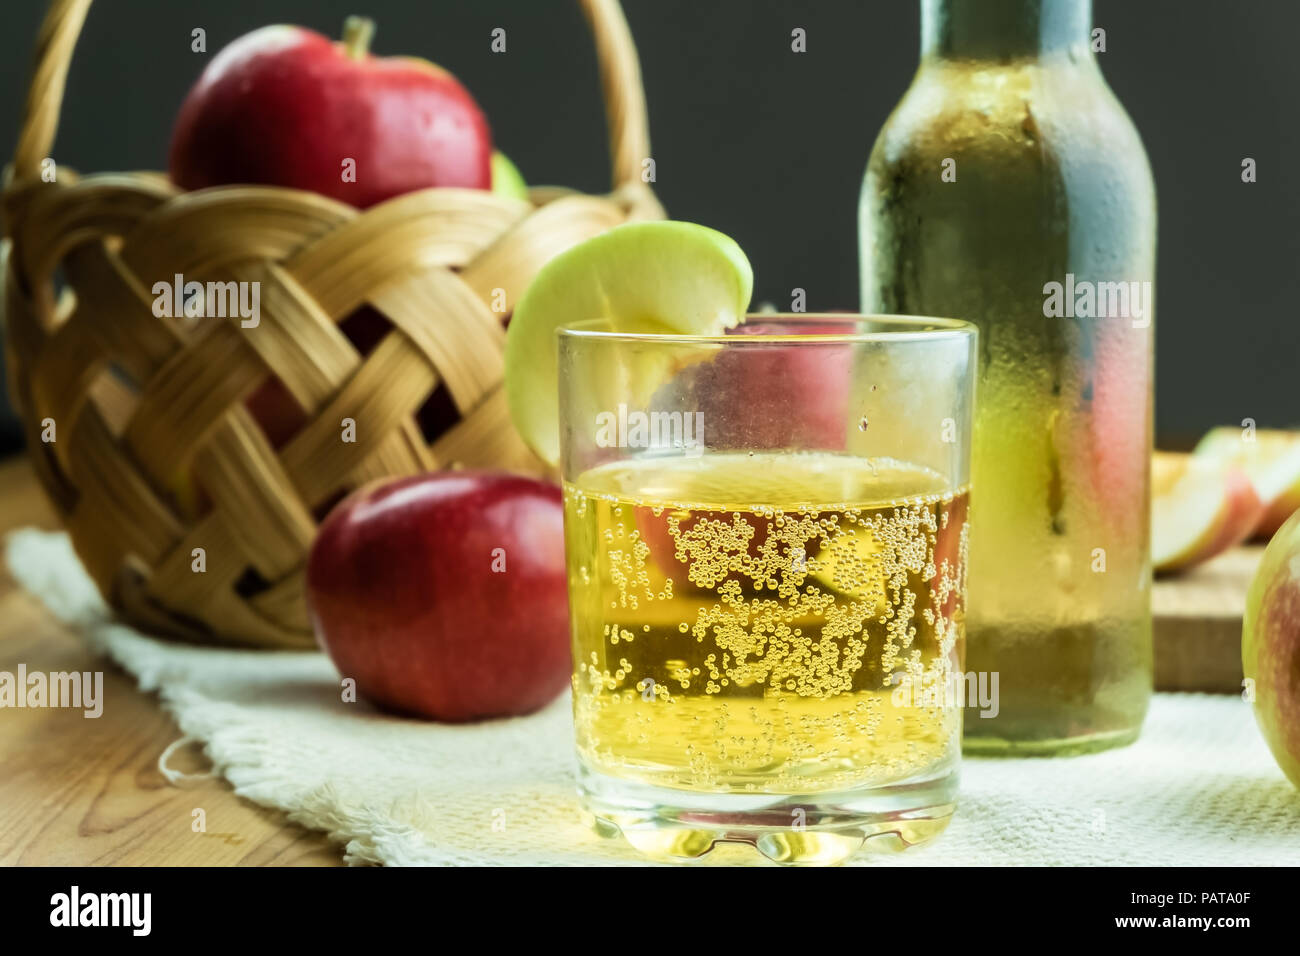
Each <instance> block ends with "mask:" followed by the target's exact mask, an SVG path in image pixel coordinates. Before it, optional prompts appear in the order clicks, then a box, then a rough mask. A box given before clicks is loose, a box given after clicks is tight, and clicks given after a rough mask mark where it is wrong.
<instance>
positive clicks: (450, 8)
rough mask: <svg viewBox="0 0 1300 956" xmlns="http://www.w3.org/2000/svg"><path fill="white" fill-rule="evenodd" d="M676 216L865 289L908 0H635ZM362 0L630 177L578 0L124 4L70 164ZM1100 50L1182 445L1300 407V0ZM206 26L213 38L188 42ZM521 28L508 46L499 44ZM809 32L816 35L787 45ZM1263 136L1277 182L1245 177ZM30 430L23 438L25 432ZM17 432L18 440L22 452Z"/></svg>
mask: <svg viewBox="0 0 1300 956" xmlns="http://www.w3.org/2000/svg"><path fill="white" fill-rule="evenodd" d="M5 6H6V10H5V13H6V22H5V30H4V32H3V35H2V36H0V89H2V90H3V91H4V93H3V97H0V130H2V131H3V138H2V139H0V144H2V145H3V149H4V150H5V155H6V156H8V155H11V154H12V147H13V142H14V139H15V137H16V133H17V125H18V120H19V116H20V110H21V99H22V95H23V91H24V90H25V88H26V82H27V72H28V69H29V65H30V62H31V50H32V45H33V39H34V37H35V34H36V30H37V25H38V23H39V18H40V16H41V13H42V11H43V9H44V4H43V3H41V2H39V0H10V2H6V4H5ZM624 6H625V9H626V11H627V15H628V19H629V21H630V23H631V25H632V31H633V34H634V36H635V38H636V41H637V44H638V46H639V48H640V51H641V60H642V65H643V69H644V73H645V82H646V91H647V95H648V97H649V102H650V117H651V136H652V139H653V143H654V150H653V153H654V157H655V161H656V165H657V174H658V182H657V188H658V192H659V195H660V197H661V198H662V199H663V201H664V204H665V205H666V206H667V208H668V210H669V213H670V214H671V215H672V216H673V217H674V218H679V219H691V220H695V221H698V222H702V223H705V224H708V225H710V226H713V227H715V228H717V229H721V230H723V231H724V232H727V233H729V234H731V235H732V236H734V237H735V238H736V239H737V240H738V241H739V242H740V244H741V246H742V247H743V248H744V249H745V251H746V252H747V253H748V254H749V256H750V259H751V260H752V261H753V263H754V267H755V301H756V302H759V301H763V300H770V301H773V302H776V303H779V304H782V305H783V306H787V307H788V305H789V295H790V289H791V288H793V287H795V286H799V287H802V288H804V289H806V290H807V293H808V308H809V309H810V310H815V309H830V308H849V309H852V308H856V307H857V304H858V278H857V272H858V268H857V239H856V220H857V200H858V189H859V186H860V184H861V179H862V172H863V168H864V165H865V163H866V159H867V155H868V153H869V152H870V149H871V145H872V142H873V141H874V139H875V136H876V132H877V131H878V130H879V128H880V126H881V124H882V123H883V121H884V120H885V117H886V116H887V115H888V113H889V111H890V109H891V108H892V107H893V105H894V104H895V102H896V101H897V100H898V98H899V96H900V95H901V93H902V92H903V90H904V89H905V87H906V86H907V84H908V82H909V80H910V78H911V75H912V73H913V71H914V69H915V67H916V60H917V47H918V32H919V30H918V27H919V13H918V8H917V4H916V3H915V2H911V0H874V2H872V0H811V2H803V3H796V2H780V0H625V2H624ZM358 12H363V13H367V14H369V15H371V16H373V17H374V18H375V19H376V20H377V21H378V24H379V30H378V34H377V35H376V38H375V43H374V50H375V52H377V53H379V54H396V53H405V54H412V55H419V56H424V57H427V58H429V59H432V60H434V61H436V62H438V63H441V64H442V65H443V66H445V67H447V68H448V69H450V70H451V71H452V72H453V73H455V74H456V75H457V76H458V77H460V79H461V80H462V81H463V82H464V83H465V84H466V86H467V87H468V88H469V89H470V90H471V92H473V93H474V95H475V96H476V97H477V99H478V100H479V102H480V103H481V104H482V106H483V108H484V109H485V111H486V112H487V114H488V117H489V119H490V121H491V123H492V127H493V132H494V134H495V138H496V141H497V145H498V146H499V147H500V148H501V149H503V150H504V151H505V152H506V153H508V154H509V155H510V156H511V157H513V158H514V160H515V161H516V162H517V163H518V165H519V166H520V168H521V169H522V170H523V172H524V175H525V176H526V177H527V178H528V180H529V181H530V182H531V183H563V184H565V185H569V186H574V187H577V188H580V189H583V190H587V191H601V190H603V189H605V188H607V187H608V176H609V172H608V160H607V156H606V147H605V139H604V137H605V132H604V125H603V121H602V115H601V105H600V100H599V97H598V83H597V78H596V66H595V60H594V57H593V53H592V45H591V40H590V37H589V36H588V34H587V31H586V28H585V26H584V25H583V23H582V20H581V19H580V16H579V13H578V9H577V4H576V3H575V2H570V0H473V2H470V0H418V2H417V0H405V2H402V0H189V2H181V0H114V2H109V0H101V2H99V3H97V4H96V5H95V6H94V7H93V8H92V9H91V12H90V16H89V18H88V20H87V24H86V30H85V33H84V34H83V36H82V40H81V44H80V46H79V48H78V50H77V56H76V59H75V62H74V65H73V68H72V72H71V76H70V78H69V83H68V95H67V101H66V103H65V105H64V110H63V121H62V127H61V134H60V136H59V139H58V142H57V144H56V147H55V150H54V156H55V158H56V159H57V160H58V161H59V162H60V163H63V164H68V165H71V166H73V167H75V168H78V169H81V170H86V171H107V170H117V169H161V168H163V167H164V166H165V163H166V148H167V141H168V134H169V130H170V126H171V119H172V116H173V114H174V112H175V110H176V108H177V106H178V105H179V104H180V101H181V99H182V97H183V96H184V94H185V92H186V90H187V89H188V87H189V85H190V84H191V83H192V82H193V80H194V78H195V77H196V76H197V75H198V73H199V71H200V70H201V69H202V67H203V65H204V64H205V63H206V62H207V61H208V59H209V58H210V56H211V55H212V54H213V53H214V52H215V51H217V50H218V49H220V48H221V47H222V46H223V45H224V44H226V43H227V42H229V41H230V40H232V39H234V38H235V37H236V36H239V35H240V34H242V33H245V32H247V31H248V30H251V29H253V28H255V27H257V26H260V25H262V24H265V23H267V22H277V21H278V22H290V23H300V24H303V25H305V26H309V27H313V28H315V29H318V30H320V31H322V32H326V33H329V34H332V35H336V34H337V32H338V30H339V28H340V26H341V24H342V22H343V19H344V17H345V16H346V15H347V14H349V13H358ZM1094 21H1095V23H1096V24H1097V25H1099V26H1102V27H1104V28H1105V29H1106V32H1107V47H1108V48H1107V51H1106V53H1104V54H1103V55H1102V56H1101V63H1102V68H1103V70H1104V71H1105V74H1106V77H1107V79H1108V80H1109V82H1110V84H1111V86H1112V87H1113V88H1114V90H1115V92H1116V93H1117V94H1118V96H1119V98H1120V99H1121V100H1122V101H1123V103H1124V104H1125V106H1126V107H1127V108H1128V110H1129V113H1130V114H1131V115H1132V117H1133V119H1134V121H1135V122H1136V124H1137V127H1138V129H1139V130H1140V131H1141V133H1142V137H1143V139H1144V141H1145V143H1146V146H1147V151H1148V153H1149V154H1150V157H1151V163H1152V166H1153V168H1154V170H1155V177H1156V185H1157V190H1158V194H1159V204H1160V246H1159V273H1158V280H1157V281H1158V300H1159V303H1158V318H1157V322H1158V328H1159V333H1158V337H1157V341H1158V352H1157V366H1158V374H1157V428H1158V434H1159V436H1160V437H1161V440H1162V441H1164V442H1165V443H1169V444H1179V443H1182V442H1185V441H1187V440H1189V439H1192V438H1194V437H1195V436H1196V435H1198V434H1199V433H1200V432H1201V431H1203V430H1204V429H1206V428H1208V427H1209V426H1211V425H1214V424H1221V423H1230V422H1239V421H1240V420H1241V419H1242V418H1244V417H1251V418H1254V419H1256V421H1257V422H1258V423H1259V424H1260V425H1261V426H1263V425H1270V424H1271V425H1294V424H1300V375H1298V374H1297V367H1298V365H1300V324H1297V308H1296V304H1297V301H1298V297H1297V293H1300V278H1298V275H1300V179H1298V178H1297V177H1298V174H1297V167H1296V164H1297V162H1300V135H1298V134H1297V112H1296V107H1295V103H1296V95H1297V92H1300V57H1298V56H1297V55H1296V53H1295V49H1294V38H1295V36H1296V35H1297V32H1298V31H1300V4H1297V3H1295V2H1294V0H1250V2H1246V0H1242V2H1237V0H1233V2H1229V0H1220V2H1215V0H1201V2H1193V0H1142V2H1133V0H1097V2H1096V4H1095V16H1094ZM196 26H201V27H203V28H204V29H206V30H207V36H208V54H207V55H200V54H195V53H192V52H190V31H191V30H192V29H193V28H194V27H196ZM498 26H500V27H504V28H505V29H506V30H507V36H508V50H507V53H505V54H504V55H502V54H493V53H491V52H490V49H489V40H490V33H491V30H492V29H493V28H494V27H498ZM795 26H800V27H803V28H804V29H805V30H806V31H807V35H808V52H807V53H806V54H802V55H798V54H794V53H792V52H791V51H790V31H791V29H792V28H793V27H795ZM1245 156H1250V157H1253V158H1255V159H1256V160H1257V162H1258V164H1259V181H1258V182H1257V183H1256V184H1254V185H1245V184H1243V183H1242V182H1241V178H1240V164H1241V160H1242V158H1243V157H1245ZM10 441H12V437H11V438H10ZM3 444H4V438H3V437H0V450H2V446H3Z"/></svg>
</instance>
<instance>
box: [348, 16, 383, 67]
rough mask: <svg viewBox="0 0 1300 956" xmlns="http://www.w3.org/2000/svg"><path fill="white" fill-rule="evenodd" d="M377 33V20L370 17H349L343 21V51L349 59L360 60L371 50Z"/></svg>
mask: <svg viewBox="0 0 1300 956" xmlns="http://www.w3.org/2000/svg"><path fill="white" fill-rule="evenodd" d="M374 35H375V21H374V20H371V19H370V18H369V17H348V18H347V19H346V20H344V21H343V52H344V53H346V54H347V55H348V58H349V59H352V60H360V59H361V58H362V57H364V56H365V55H366V54H367V53H368V52H369V51H370V41H371V39H372V38H373V37H374Z"/></svg>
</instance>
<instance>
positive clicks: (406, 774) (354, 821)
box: [6, 529, 1300, 866]
mask: <svg viewBox="0 0 1300 956" xmlns="http://www.w3.org/2000/svg"><path fill="white" fill-rule="evenodd" d="M6 551H7V557H8V562H9V567H10V570H11V572H12V573H13V575H14V577H15V578H16V579H17V580H18V581H19V582H20V583H21V584H22V585H23V586H24V587H25V588H26V589H27V590H28V591H30V592H31V593H32V594H34V595H36V596H37V597H38V598H39V599H40V600H41V601H42V602H43V603H44V604H45V605H46V606H47V607H48V608H49V609H50V611H52V612H53V613H54V614H55V615H56V616H57V617H58V618H60V619H61V620H63V621H64V622H66V623H67V624H69V625H71V626H73V627H75V628H76V629H77V630H78V631H79V632H80V633H82V634H83V635H84V636H85V638H86V640H88V641H89V642H90V643H91V644H92V645H93V646H94V647H95V648H97V649H99V650H100V651H102V652H103V653H104V654H105V655H107V656H108V657H110V658H111V659H112V660H113V661H115V662H116V663H117V664H118V665H119V666H121V667H122V668H123V669H125V670H126V671H127V672H129V673H130V674H132V675H133V676H134V677H135V679H136V680H137V682H138V683H139V686H140V688H141V689H142V690H144V691H153V692H156V693H157V694H158V697H159V700H160V701H161V703H162V706H163V707H165V708H166V709H167V710H168V711H169V712H170V713H171V714H172V715H173V716H174V718H175V719H176V722H177V724H178V725H179V726H180V729H181V732H182V733H183V734H185V735H188V736H190V737H193V738H195V739H196V740H198V741H200V742H202V744H203V748H204V751H205V753H206V754H207V756H208V758H209V759H210V760H211V761H212V764H213V766H214V768H215V770H216V771H217V772H218V773H220V774H221V775H222V776H224V777H225V778H226V779H228V780H229V781H230V783H231V784H232V786H233V787H234V789H235V792H236V793H238V794H239V795H240V796H243V797H245V798H247V799H248V800H251V801H253V802H254V803H257V804H261V805H262V806H266V807H272V808H275V809H278V810H282V811H284V812H285V813H286V814H287V815H288V817H289V819H291V820H293V821H294V822H296V823H299V824H301V825H303V826H305V827H310V828H312V829H316V830H321V831H324V832H325V833H327V834H329V836H330V837H331V838H332V839H333V840H335V841H337V842H338V843H339V845H340V847H341V850H342V853H343V856H344V859H345V860H346V861H347V862H348V863H355V864H363V863H379V864H389V865H420V864H550V865H582V864H617V863H626V864H639V863H642V862H643V860H642V858H641V857H639V856H638V855H637V853H636V852H635V851H633V850H632V849H631V848H630V847H628V846H626V845H624V844H623V843H622V842H621V841H612V840H606V839H602V838H601V837H598V836H596V835H595V834H594V833H593V832H591V831H590V830H589V829H588V828H587V827H586V825H585V824H584V823H583V821H582V819H581V814H580V811H579V808H578V803H577V799H576V796H575V793H574V784H573V760H574V758H573V746H572V721H571V718H570V715H569V702H568V698H567V695H566V696H564V697H562V698H561V699H559V700H557V701H556V702H555V703H554V704H552V705H551V706H549V707H547V708H546V709H544V710H543V711H541V712H540V713H538V714H535V715H532V716H529V717H522V718H516V719H511V720H498V721H489V722H485V723H480V724H476V725H468V726H465V725H459V726H451V725H439V724H434V723H426V722H421V721H416V720H407V719H402V718H397V717H390V716H387V715H384V714H381V713H379V712H377V711H375V710H374V709H372V708H370V707H369V706H368V705H366V704H365V703H344V702H343V701H342V695H341V692H340V685H339V677H338V674H337V672H336V671H335V670H334V668H333V666H332V665H331V664H330V662H329V660H328V659H327V658H326V657H325V656H324V655H322V654H317V653H308V652H292V653H290V652H265V651H237V650H214V649H210V648H200V647H189V646H184V645H178V644H175V643H168V642H164V641H159V640H156V639H153V638H150V637H147V636H145V635H143V634H141V633H139V632H138V631H135V630H133V629H132V628H130V627H127V626H125V625H123V624H121V623H118V622H116V621H115V620H114V619H113V618H112V616H111V615H110V613H109V612H108V610H107V609H106V608H105V606H104V604H103V602H102V600H101V599H100V597H99V595H98V593H97V592H96V590H95V587H94V585H93V584H92V583H91V581H90V579H89V578H88V577H87V576H86V573H85V571H84V570H83V569H82V567H81V565H80V563H79V562H78V560H77V558H76V555H75V554H74V553H73V550H72V547H71V545H70V543H69V541H68V538H67V536H66V535H65V534H63V533H58V532H54V533H52V532H44V531H37V530H33V529H23V530H19V531H16V532H13V533H12V534H11V535H10V536H9V538H8V540H7V547H6ZM104 706H105V709H106V711H107V710H109V709H111V707H112V701H111V700H108V701H106V702H105V705H104ZM758 862H762V858H761V857H760V856H759V854H758V853H757V852H756V851H754V850H752V849H750V848H748V847H741V846H724V847H721V848H719V849H717V850H715V851H714V852H713V853H711V854H709V855H708V856H707V857H705V858H704V860H703V861H702V864H703V865H718V864H726V863H758ZM852 864H855V865H866V866H879V865H904V866H924V865H928V864H994V865H997V864H1056V865H1073V866H1086V865H1098V864H1146V865H1201V866H1231V865H1242V866H1260V865H1269V864H1292V865H1296V864H1300V792H1298V791H1297V790H1296V789H1295V788H1294V787H1292V786H1291V784H1290V783H1289V782H1288V781H1287V780H1286V778H1285V777H1284V776H1283V775H1282V772H1281V771H1280V770H1279V769H1278V767H1277V765H1276V764H1275V763H1274V761H1273V759H1272V758H1271V756H1270V755H1269V753H1268V750H1267V748H1266V747H1265V745H1264V742H1263V740H1262V738H1261V737H1260V735H1259V732H1258V730H1257V729H1256V726H1255V720H1254V715H1253V713H1252V712H1251V707H1250V705H1249V704H1247V703H1245V702H1244V701H1242V700H1241V698H1240V697H1237V696H1222V697H1215V696H1208V695H1196V694H1158V695H1156V697H1155V699H1154V701H1153V702H1152V707H1151V712H1150V715H1149V716H1148V718H1147V722H1146V726H1145V728H1144V730H1143V734H1142V737H1141V739H1140V740H1139V741H1138V742H1137V743H1136V744H1134V745H1132V746H1130V747H1126V748H1123V749H1120V750H1113V751H1109V752H1106V753H1101V754H1094V755H1090V756H1084V757H1071V758H1056V759H1043V758H1039V759H1017V760H991V759H982V760H977V759H969V758H968V759H967V760H965V762H964V764H963V768H962V789H961V797H960V804H959V807H958V810H957V814H956V816H955V817H954V818H953V822H952V824H951V825H950V826H949V828H948V830H947V831H946V832H945V833H944V834H942V835H941V836H940V837H939V838H938V839H936V840H935V841H933V842H932V843H930V844H928V845H926V846H922V847H917V848H914V849H911V850H907V851H905V852H903V853H898V854H887V855H878V854H871V853H863V854H859V855H858V856H857V857H856V858H855V859H854V860H853V861H852Z"/></svg>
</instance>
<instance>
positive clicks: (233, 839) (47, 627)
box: [0, 459, 341, 866]
mask: <svg viewBox="0 0 1300 956" xmlns="http://www.w3.org/2000/svg"><path fill="white" fill-rule="evenodd" d="M20 525H37V526H40V527H46V528H53V527H57V524H56V521H55V517H54V514H53V512H52V511H51V509H50V508H49V506H48V505H47V504H46V502H45V499H44V496H43V495H42V493H41V492H40V490H39V488H38V487H37V485H36V481H35V477H34V476H33V474H32V472H31V468H30V466H29V465H28V464H27V462H26V461H25V460H22V459H16V460H10V461H7V462H2V463H0V534H3V533H5V532H7V531H8V530H9V529H11V528H14V527H17V526H20ZM20 663H23V664H26V665H27V670H28V671H29V672H32V671H45V672H48V671H73V670H76V671H95V670H103V671H104V691H103V695H104V701H105V704H104V712H103V715H102V716H101V717H99V718H98V719H93V720H90V719H86V718H85V717H83V716H82V713H81V711H74V710H62V709H54V708H46V709H26V708H23V709H13V708H5V709H3V710H0V865H5V866H13V865H24V866H45V865H107V866H149V865H154V866H259V865H260V866H264V865H275V866H318V865H324V866H329V865H339V864H340V863H341V859H340V855H339V851H338V850H337V849H336V848H335V847H332V846H331V845H330V844H329V842H328V841H327V840H326V839H325V838H324V836H323V835H321V834H319V833H315V832H313V831H308V830H304V829H302V828H301V827H297V826H294V825H292V824H289V823H287V822H286V821H285V820H284V817H283V815H282V814H280V813H277V812H275V811H271V810H266V809H263V808H261V807H257V806H254V805H253V804H250V803H248V802H247V801H244V800H242V799H240V798H239V797H237V796H235V794H234V793H233V792H232V791H231V789H230V786H229V785H228V784H227V783H226V782H225V781H223V780H207V781H204V782H202V783H200V784H198V785H197V786H194V787H187V788H185V789H181V788H178V787H175V786H172V785H171V784H169V783H168V782H167V780H166V779H165V778H164V777H163V776H162V774H160V773H159V772H158V767H157V761H158V755H159V754H161V753H162V752H163V750H164V749H166V747H167V746H168V745H169V744H170V743H171V742H172V741H174V740H175V739H176V738H177V737H179V736H180V731H179V730H178V729H177V728H176V725H175V723H174V722H173V721H172V719H171V718H170V717H169V716H167V715H166V714H165V713H163V711H162V709H161V708H160V707H159V706H158V704H157V701H156V700H155V699H154V697H153V696H152V695H148V694H142V693H140V692H139V691H138V690H136V688H135V684H134V682H133V681H132V679H131V678H130V677H129V676H127V675H126V674H124V673H122V672H121V671H118V670H115V669H112V668H111V666H110V665H108V664H107V663H106V662H105V661H103V660H102V659H100V658H97V657H96V656H95V655H93V654H91V653H90V652H89V651H88V650H87V649H86V648H85V646H84V645H83V644H82V642H81V641H80V640H79V639H78V638H77V637H76V636H75V635H74V634H72V633H71V632H70V631H68V630H67V629H66V628H64V627H62V626H61V625H60V624H59V623H58V622H57V621H56V620H55V619H54V618H53V617H52V616H51V615H50V614H49V613H48V612H47V611H46V610H45V609H44V608H43V607H41V606H40V604H39V603H37V602H36V601H35V600H34V599H33V598H31V597H30V596H28V595H27V594H26V593H24V592H23V591H21V590H19V589H18V588H17V586H16V585H15V584H14V582H13V580H12V578H10V576H9V574H8V570H7V569H4V568H0V671H9V672H11V673H12V672H14V671H16V670H17V667H18V665H19V664H20ZM182 756H183V757H185V758H187V759H188V763H187V762H186V761H185V760H182V759H181V758H179V757H178V758H177V759H175V760H173V761H172V766H174V767H179V769H183V770H189V771H201V770H203V769H204V767H203V760H202V757H201V756H199V755H193V754H187V755H182ZM196 808H201V809H202V810H203V811H204V814H205V816H206V832H202V833H195V832H193V830H192V823H193V819H194V817H193V811H194V810H195V809H196Z"/></svg>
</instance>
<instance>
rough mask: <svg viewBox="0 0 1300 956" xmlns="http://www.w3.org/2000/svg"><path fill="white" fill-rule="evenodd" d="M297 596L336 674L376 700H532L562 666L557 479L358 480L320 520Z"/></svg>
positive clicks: (488, 709)
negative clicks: (302, 591)
mask: <svg viewBox="0 0 1300 956" xmlns="http://www.w3.org/2000/svg"><path fill="white" fill-rule="evenodd" d="M307 601H308V607H309V610H310V612H311V618H312V625H313V627H314V628H315V631H316V637H317V641H318V642H319V643H320V645H321V647H322V648H323V649H324V650H325V651H326V652H327V653H328V654H329V656H330V659H331V660H333V661H334V665H335V666H336V667H337V668H338V670H339V673H340V674H341V675H343V676H344V677H351V678H354V679H355V680H356V682H357V690H358V691H359V692H360V694H361V695H363V696H364V697H366V698H367V699H369V700H371V701H373V702H374V703H375V704H377V705H379V706H380V707H382V708H384V709H386V710H390V711H395V712H398V713H403V714H410V715H414V716H420V717H428V718H432V719H435V720H443V721H466V720H477V719H481V718H487V717H504V716H509V715H516V714H526V713H529V712H530V711H533V710H536V709H537V708H539V707H541V706H542V705H543V704H545V703H547V702H548V701H550V700H552V699H553V698H554V697H555V696H556V695H557V694H558V693H559V692H560V691H561V690H562V689H563V688H564V686H565V685H566V684H567V683H568V681H569V673H570V657H569V604H568V593H567V589H566V580H565V571H564V511H563V505H562V503H561V497H560V492H559V489H557V488H556V487H554V486H553V485H548V484H544V483H542V482H539V481H534V480H532V479H529V478H522V477H519V476H516V475H507V474H502V473H492V472H471V471H454V472H438V473H432V474H427V475H419V476H416V477H413V478H404V479H401V480H398V481H395V482H390V483H387V484H382V485H377V486H375V485H372V486H368V487H366V488H362V489H360V490H358V491H356V492H355V493H353V494H352V495H351V496H349V497H348V498H346V499H345V500H344V501H343V502H341V503H340V504H339V505H338V507H337V508H335V509H334V510H333V511H332V512H331V513H330V515H329V517H328V518H327V519H326V521H325V523H324V524H323V525H322V526H321V529H320V533H319V535H318V537H317V539H316V542H315V544H314V545H313V547H312V551H311V556H310V558H309V560H308V564H307Z"/></svg>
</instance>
